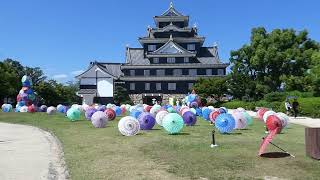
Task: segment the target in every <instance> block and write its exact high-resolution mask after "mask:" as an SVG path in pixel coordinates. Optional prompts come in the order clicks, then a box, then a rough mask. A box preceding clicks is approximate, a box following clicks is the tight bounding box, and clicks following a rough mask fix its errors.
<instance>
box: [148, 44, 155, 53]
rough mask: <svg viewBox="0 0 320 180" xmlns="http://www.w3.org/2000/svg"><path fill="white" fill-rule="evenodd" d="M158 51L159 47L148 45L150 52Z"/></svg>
mask: <svg viewBox="0 0 320 180" xmlns="http://www.w3.org/2000/svg"><path fill="white" fill-rule="evenodd" d="M156 49H157V46H156V45H154V44H149V45H148V51H155V50H156Z"/></svg>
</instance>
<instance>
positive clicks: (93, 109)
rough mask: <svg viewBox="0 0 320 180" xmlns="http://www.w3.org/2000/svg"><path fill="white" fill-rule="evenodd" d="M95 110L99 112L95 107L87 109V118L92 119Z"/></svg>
mask: <svg viewBox="0 0 320 180" xmlns="http://www.w3.org/2000/svg"><path fill="white" fill-rule="evenodd" d="M95 112H97V110H96V109H95V108H89V109H87V111H86V112H85V116H86V119H87V120H89V121H91V117H92V115H93V114H94V113H95Z"/></svg>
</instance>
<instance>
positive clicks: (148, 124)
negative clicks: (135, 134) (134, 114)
mask: <svg viewBox="0 0 320 180" xmlns="http://www.w3.org/2000/svg"><path fill="white" fill-rule="evenodd" d="M138 120H139V123H140V129H142V130H150V129H152V128H153V126H154V125H155V124H156V120H155V119H154V117H153V115H152V114H151V113H148V112H143V113H141V114H140V115H139V117H138Z"/></svg>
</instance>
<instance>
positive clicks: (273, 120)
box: [266, 115, 282, 133]
mask: <svg viewBox="0 0 320 180" xmlns="http://www.w3.org/2000/svg"><path fill="white" fill-rule="evenodd" d="M266 126H267V128H268V130H269V131H273V130H276V129H277V132H276V133H280V132H281V130H282V122H281V120H280V118H279V117H278V116H276V115H270V116H268V118H267V121H266Z"/></svg>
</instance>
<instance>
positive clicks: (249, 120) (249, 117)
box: [242, 111, 253, 125]
mask: <svg viewBox="0 0 320 180" xmlns="http://www.w3.org/2000/svg"><path fill="white" fill-rule="evenodd" d="M242 114H243V116H244V117H245V118H246V119H247V124H248V125H252V123H253V119H252V117H251V116H250V115H249V114H248V113H247V112H246V111H243V112H242Z"/></svg>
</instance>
